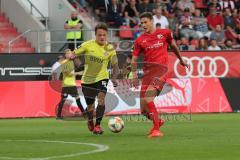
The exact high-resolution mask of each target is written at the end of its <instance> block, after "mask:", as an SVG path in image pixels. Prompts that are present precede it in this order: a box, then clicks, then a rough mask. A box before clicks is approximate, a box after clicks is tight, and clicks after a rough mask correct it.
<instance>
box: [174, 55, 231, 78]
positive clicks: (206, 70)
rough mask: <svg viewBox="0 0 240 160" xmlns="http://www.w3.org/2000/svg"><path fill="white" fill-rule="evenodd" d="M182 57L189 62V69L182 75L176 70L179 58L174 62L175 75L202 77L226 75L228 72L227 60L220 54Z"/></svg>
mask: <svg viewBox="0 0 240 160" xmlns="http://www.w3.org/2000/svg"><path fill="white" fill-rule="evenodd" d="M183 59H184V60H185V61H186V62H187V63H188V64H189V66H190V67H189V69H188V70H186V74H185V75H182V74H180V72H179V71H178V67H177V66H178V64H179V60H177V61H176V62H175V63H174V72H175V74H176V76H177V77H179V78H183V77H190V78H202V77H226V76H227V74H228V72H229V64H228V61H227V60H226V59H225V58H224V57H221V56H217V57H214V58H213V57H209V56H205V57H196V56H194V57H191V58H187V57H183Z"/></svg>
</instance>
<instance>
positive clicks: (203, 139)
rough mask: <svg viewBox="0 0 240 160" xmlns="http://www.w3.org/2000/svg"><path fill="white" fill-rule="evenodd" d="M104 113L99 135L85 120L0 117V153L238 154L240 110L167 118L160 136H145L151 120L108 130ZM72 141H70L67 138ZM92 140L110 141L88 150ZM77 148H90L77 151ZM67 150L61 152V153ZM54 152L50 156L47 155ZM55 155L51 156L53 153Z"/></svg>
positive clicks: (177, 158)
mask: <svg viewBox="0 0 240 160" xmlns="http://www.w3.org/2000/svg"><path fill="white" fill-rule="evenodd" d="M107 119H108V118H105V120H104V122H103V124H102V126H103V128H104V130H105V132H104V134H103V135H100V136H97V135H93V134H91V133H90V132H88V130H87V126H86V122H84V121H57V120H55V119H53V118H46V119H13V120H0V159H4V160H7V159H12V160H30V159H31V160H49V159H60V160H61V159H64V160H132V159H133V160H134V159H135V160H161V159H162V160H199V159H203V160H208V159H209V160H226V159H231V160H239V159H240V114H239V113H232V114H230V113H229V114H200V115H198V114H194V115H192V117H191V119H192V120H187V119H185V120H184V119H181V120H179V121H176V120H169V121H167V122H166V124H165V125H164V126H163V127H162V131H163V132H164V133H165V136H164V137H161V138H154V139H149V138H147V136H146V133H147V132H148V130H149V129H150V127H151V123H150V122H146V121H145V122H137V121H125V128H124V130H123V131H122V132H121V133H111V132H110V131H109V130H108V128H107ZM68 142H73V143H68ZM82 143H94V144H101V145H105V146H108V147H109V149H108V150H106V151H104V152H98V153H92V151H93V150H95V149H96V147H94V146H90V145H86V144H82ZM78 153H80V154H81V153H89V154H85V155H77V156H73V157H68V156H69V155H75V154H78ZM64 155H65V156H67V157H68V158H67V157H63V158H61V156H64ZM51 157H52V158H51ZM54 157H55V158H54Z"/></svg>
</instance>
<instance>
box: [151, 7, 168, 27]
mask: <svg viewBox="0 0 240 160" xmlns="http://www.w3.org/2000/svg"><path fill="white" fill-rule="evenodd" d="M153 23H154V26H156V24H157V23H159V24H161V28H162V29H164V28H168V26H169V23H168V20H167V18H166V17H165V16H163V15H162V8H161V7H158V8H157V9H156V10H155V15H154V16H153Z"/></svg>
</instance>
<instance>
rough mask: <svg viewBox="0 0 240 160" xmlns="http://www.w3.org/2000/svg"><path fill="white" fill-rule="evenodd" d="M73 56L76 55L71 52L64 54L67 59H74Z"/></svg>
mask: <svg viewBox="0 0 240 160" xmlns="http://www.w3.org/2000/svg"><path fill="white" fill-rule="evenodd" d="M75 57H76V55H75V54H74V53H73V52H71V53H69V54H66V58H67V59H74V58H75Z"/></svg>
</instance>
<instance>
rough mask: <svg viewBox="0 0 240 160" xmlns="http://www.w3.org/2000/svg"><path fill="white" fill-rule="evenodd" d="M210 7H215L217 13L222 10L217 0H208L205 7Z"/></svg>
mask: <svg viewBox="0 0 240 160" xmlns="http://www.w3.org/2000/svg"><path fill="white" fill-rule="evenodd" d="M211 7H215V8H216V12H217V13H220V12H221V11H222V8H221V5H220V4H219V2H218V0H210V3H209V4H208V7H207V8H208V9H209V8H211Z"/></svg>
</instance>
